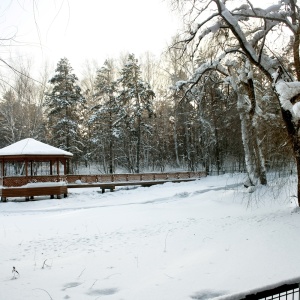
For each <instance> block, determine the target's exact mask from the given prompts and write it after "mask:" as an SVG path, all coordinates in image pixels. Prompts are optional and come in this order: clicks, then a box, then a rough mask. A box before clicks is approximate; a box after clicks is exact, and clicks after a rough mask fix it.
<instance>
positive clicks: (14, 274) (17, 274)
mask: <svg viewBox="0 0 300 300" xmlns="http://www.w3.org/2000/svg"><path fill="white" fill-rule="evenodd" d="M12 273H13V279H17V278H18V277H19V276H20V274H19V272H18V271H17V270H16V268H15V267H13V269H12Z"/></svg>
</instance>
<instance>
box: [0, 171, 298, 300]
mask: <svg viewBox="0 0 300 300" xmlns="http://www.w3.org/2000/svg"><path fill="white" fill-rule="evenodd" d="M243 179H244V178H242V177H241V175H224V176H219V177H216V176H215V177H214V176H209V177H207V178H203V179H201V180H198V181H194V182H185V183H174V184H173V183H167V184H164V185H157V186H152V187H150V188H143V187H136V188H134V187H131V188H128V189H127V188H124V187H123V188H117V189H116V191H115V192H113V193H112V192H107V193H105V194H101V193H100V189H99V188H86V189H84V188H81V189H70V194H69V197H68V198H65V199H61V200H57V199H54V200H49V199H48V198H46V197H40V198H38V199H44V200H41V201H30V202H24V201H22V202H20V201H19V202H16V201H10V202H7V203H0V221H1V222H0V223H1V224H0V258H1V259H0V299H7V300H20V299H22V300H25V299H30V300H35V299H39V300H43V299H55V300H56V299H77V300H82V299H83V300H85V299H91V300H94V299H113V300H121V299H122V300H154V299H157V300H183V299H203V300H204V299H208V298H212V297H217V296H222V295H224V294H230V293H237V292H241V291H245V290H251V289H254V288H258V287H261V286H264V285H270V284H273V283H276V282H279V281H283V280H288V279H290V278H293V277H297V276H299V275H300V271H299V265H300V255H299V245H300V234H299V232H300V212H299V210H296V209H295V200H294V199H295V198H294V197H293V195H295V191H296V180H294V179H293V178H288V179H281V181H276V182H274V181H272V182H271V183H270V185H269V186H268V187H258V188H257V189H256V190H255V191H254V192H253V193H248V192H247V190H246V189H245V188H244V187H243V185H242V181H243ZM13 267H15V268H16V270H17V271H18V272H19V274H20V275H19V276H18V275H17V274H16V278H15V279H13V273H12V269H13Z"/></svg>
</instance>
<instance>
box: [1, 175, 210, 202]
mask: <svg viewBox="0 0 300 300" xmlns="http://www.w3.org/2000/svg"><path fill="white" fill-rule="evenodd" d="M205 176H206V173H205V172H176V173H141V174H100V175H64V176H50V175H49V176H32V177H21V176H19V177H4V178H1V183H2V185H3V186H2V188H0V196H1V201H3V202H5V201H6V200H7V198H8V197H25V198H26V200H29V199H33V198H34V196H50V197H51V198H54V195H56V197H57V198H58V199H60V198H61V195H63V196H64V197H66V196H67V195H68V188H90V187H100V189H101V190H102V193H104V192H105V190H110V191H114V190H115V188H116V187H117V186H144V187H149V186H152V185H156V184H164V183H167V182H183V181H192V180H197V179H199V178H201V177H205ZM62 182H66V184H64V185H63V184H62ZM35 183H36V184H37V186H36V187H35V186H34V184H35ZM41 183H44V185H41ZM49 183H51V184H49ZM56 183H57V185H56ZM28 184H29V186H28Z"/></svg>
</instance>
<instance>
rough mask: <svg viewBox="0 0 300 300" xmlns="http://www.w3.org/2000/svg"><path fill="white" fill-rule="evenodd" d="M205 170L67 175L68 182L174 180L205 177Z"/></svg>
mask: <svg viewBox="0 0 300 300" xmlns="http://www.w3.org/2000/svg"><path fill="white" fill-rule="evenodd" d="M205 176H206V172H176V173H139V174H130V173H128V174H127V173H126V174H101V175H67V181H68V183H76V181H80V182H81V183H101V182H103V183H104V182H134V181H139V182H140V181H155V180H174V179H189V178H195V179H196V178H201V177H205Z"/></svg>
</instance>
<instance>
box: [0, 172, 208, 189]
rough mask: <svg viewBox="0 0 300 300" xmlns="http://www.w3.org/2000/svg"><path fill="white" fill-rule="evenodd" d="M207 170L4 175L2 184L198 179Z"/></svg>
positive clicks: (10, 185) (12, 185)
mask: <svg viewBox="0 0 300 300" xmlns="http://www.w3.org/2000/svg"><path fill="white" fill-rule="evenodd" d="M205 176H206V173H205V172H174V173H173V172H172V173H140V174H98V175H59V176H58V175H47V176H29V177H25V176H24V177H23V176H11V177H3V178H0V180H2V181H3V183H2V185H3V186H5V187H18V186H23V185H26V184H28V183H37V182H60V181H65V182H67V183H69V184H71V183H76V182H77V181H80V182H81V183H102V182H103V183H105V182H134V181H139V182H140V181H158V180H170V181H171V180H175V179H189V178H191V179H192V178H193V179H197V178H201V177H205Z"/></svg>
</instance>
